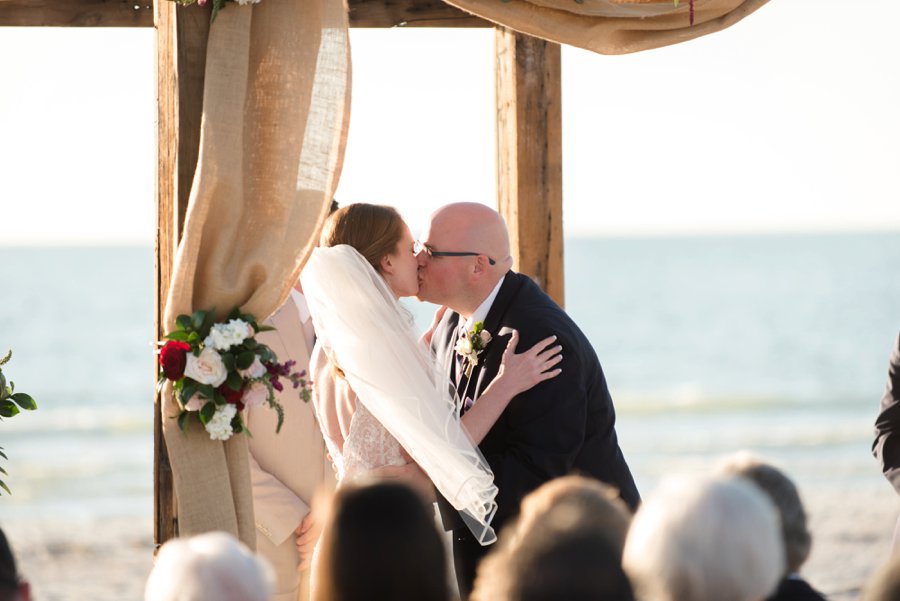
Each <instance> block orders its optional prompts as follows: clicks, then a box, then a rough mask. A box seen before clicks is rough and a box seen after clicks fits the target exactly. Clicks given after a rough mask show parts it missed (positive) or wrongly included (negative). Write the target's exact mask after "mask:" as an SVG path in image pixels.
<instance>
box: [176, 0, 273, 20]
mask: <svg viewBox="0 0 900 601" xmlns="http://www.w3.org/2000/svg"><path fill="white" fill-rule="evenodd" d="M173 1H174V2H177V3H178V4H181V5H182V6H190V5H191V4H196V5H197V6H206V5H207V3H208V2H209V0H173ZM228 2H237V3H238V4H240V5H241V6H247V5H248V4H259V2H260V0H212V3H211V4H212V16H211V17H210V18H209V22H210V23H212V22H213V21H215V20H216V16H218V14H219V11H220V10H222V9H223V8H225V5H226V4H227V3H228Z"/></svg>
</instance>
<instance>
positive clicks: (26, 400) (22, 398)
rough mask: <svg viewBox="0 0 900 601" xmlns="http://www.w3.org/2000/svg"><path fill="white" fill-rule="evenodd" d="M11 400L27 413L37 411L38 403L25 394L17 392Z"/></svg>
mask: <svg viewBox="0 0 900 601" xmlns="http://www.w3.org/2000/svg"><path fill="white" fill-rule="evenodd" d="M10 398H11V399H12V400H14V401H15V402H16V404H17V405H18V406H19V407H21V408H22V409H25V410H26V411H34V410H35V409H37V403H35V402H34V399H33V398H31V397H30V396H29V395H27V394H25V393H24V392H17V393H16V394H14V395H12V396H11V397H10Z"/></svg>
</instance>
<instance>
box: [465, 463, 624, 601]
mask: <svg viewBox="0 0 900 601" xmlns="http://www.w3.org/2000/svg"><path fill="white" fill-rule="evenodd" d="M629 520H630V514H629V512H628V510H627V509H626V507H625V505H624V504H623V503H622V501H621V500H620V499H619V498H618V495H617V494H616V491H615V490H614V489H612V488H610V487H609V486H606V485H605V484H603V483H601V482H598V481H596V480H592V479H589V478H583V477H580V476H567V477H564V478H558V479H556V480H552V481H550V482H548V483H546V484H544V485H543V486H541V487H540V488H538V489H537V490H535V491H533V492H532V493H530V494H529V495H528V496H527V497H525V499H523V501H522V507H521V511H520V514H519V517H518V519H517V520H516V522H515V523H514V524H513V525H511V526H509V527H507V528H506V529H505V530H504V531H503V532H502V534H501V537H500V542H499V543H498V546H497V548H496V549H495V550H494V551H492V552H491V554H490V555H488V556H487V557H486V558H485V559H484V561H482V563H481V565H479V567H478V576H477V578H476V581H475V588H474V591H473V593H472V597H471V598H472V600H473V601H494V600H499V601H544V600H547V601H549V600H551V599H567V600H570V601H580V600H582V599H584V600H588V599H605V600H607V601H619V600H621V601H631V600H632V599H633V595H632V591H631V585H630V584H629V582H628V579H627V577H626V576H625V573H624V572H623V571H622V567H621V559H622V546H623V544H624V541H625V534H626V532H627V530H628V523H629Z"/></svg>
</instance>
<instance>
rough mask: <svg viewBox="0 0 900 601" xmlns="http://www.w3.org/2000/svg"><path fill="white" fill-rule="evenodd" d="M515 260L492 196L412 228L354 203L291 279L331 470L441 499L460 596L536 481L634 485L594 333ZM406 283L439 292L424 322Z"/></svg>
mask: <svg viewBox="0 0 900 601" xmlns="http://www.w3.org/2000/svg"><path fill="white" fill-rule="evenodd" d="M511 267H512V257H511V255H510V248H509V235H508V232H507V229H506V225H505V223H504V221H503V219H502V217H501V216H500V215H499V214H498V213H497V212H496V211H494V210H492V209H490V208H489V207H486V206H484V205H481V204H477V203H456V204H451V205H447V206H444V207H442V208H440V209H438V210H437V211H436V212H434V214H433V215H432V216H431V218H430V221H429V223H428V225H427V227H426V230H425V232H424V233H423V235H422V237H421V238H420V241H417V240H415V239H414V238H413V235H412V233H411V231H410V229H409V227H408V226H407V224H406V223H405V222H404V221H403V219H402V217H401V216H400V215H399V213H397V211H396V210H394V209H393V208H391V207H387V206H380V205H369V204H362V203H360V204H352V205H347V206H345V207H343V208H341V209H339V210H337V211H336V212H335V213H333V214H332V215H331V217H330V218H329V220H328V222H327V223H326V225H325V228H324V230H323V232H322V236H321V238H320V245H319V247H318V248H316V249H315V250H314V251H313V253H312V255H311V257H310V259H309V261H308V263H307V265H306V267H305V268H304V270H303V273H302V274H301V278H300V280H301V284H302V290H303V295H304V296H305V301H306V303H308V310H309V313H310V314H311V317H312V322H313V325H314V327H315V335H316V342H315V347H314V349H313V351H312V357H311V361H310V374H311V377H312V380H313V382H314V391H313V406H314V409H315V416H316V421H317V422H318V425H319V427H320V428H321V432H322V434H323V436H324V440H325V444H326V447H327V450H328V453H329V455H330V457H331V460H332V462H333V465H334V469H335V471H336V473H337V477H338V480H339V481H341V482H343V481H349V480H352V479H357V478H369V477H386V478H397V479H401V480H404V481H406V482H408V483H409V484H410V485H411V486H413V487H414V488H416V489H418V490H420V491H422V493H423V494H424V495H425V496H426V498H430V499H432V500H435V501H436V502H437V504H438V506H439V509H440V512H441V518H442V521H443V524H444V527H445V529H446V530H450V531H452V541H453V557H454V565H455V569H456V575H457V580H458V583H459V590H460V594H461V596H462V598H464V599H465V598H466V597H467V596H468V594H469V592H470V591H471V588H472V583H473V581H474V578H475V571H476V566H477V564H478V562H479V560H480V559H481V557H482V556H484V555H485V553H486V552H487V549H488V547H486V546H485V545H488V544H489V543H491V542H493V541H494V540H495V539H496V535H495V532H497V531H499V528H500V527H502V526H503V524H504V523H505V522H507V521H508V520H509V519H510V518H511V517H513V516H514V515H515V514H516V513H517V511H518V507H519V503H520V501H521V499H522V498H523V497H524V496H525V495H526V494H527V493H529V492H530V491H532V490H534V489H535V488H537V487H538V486H540V485H541V484H543V483H544V482H547V481H549V480H552V479H554V478H556V477H559V476H563V475H566V474H570V473H578V474H581V475H585V476H591V477H594V478H597V479H599V480H601V481H603V482H606V483H608V484H610V485H612V486H614V487H616V488H617V489H618V490H619V494H620V496H621V497H622V499H623V500H624V501H625V502H626V504H628V505H629V506H630V507H631V508H635V507H636V505H637V504H638V502H639V500H640V497H639V495H638V491H637V488H636V486H635V483H634V480H633V478H632V475H631V472H630V470H629V468H628V466H627V464H626V462H625V459H624V457H623V455H622V452H621V450H620V448H619V444H618V440H617V437H616V432H615V428H614V426H615V411H614V409H613V403H612V399H611V397H610V393H609V390H608V388H607V384H606V379H605V377H604V375H603V370H602V368H601V366H600V362H599V360H598V359H597V356H596V354H595V352H594V350H593V348H592V346H591V344H590V342H589V341H588V340H587V338H586V337H585V336H584V334H583V333H582V332H581V330H580V329H579V328H578V326H577V325H576V324H575V323H574V322H573V321H572V319H571V318H570V317H569V316H568V315H567V314H566V313H565V311H563V310H562V309H561V308H560V307H559V306H558V305H557V304H556V303H555V302H553V300H551V299H550V298H549V297H548V296H547V295H546V294H545V293H544V292H543V291H542V290H541V289H540V287H539V286H538V285H536V284H535V283H534V282H533V281H532V280H531V279H530V278H529V277H527V276H524V275H522V274H519V273H516V272H514V271H512V270H511ZM411 296H414V297H417V298H418V299H420V300H422V301H427V302H431V303H434V304H436V305H439V306H441V309H439V310H438V312H437V314H436V315H435V319H434V322H433V323H432V325H431V327H430V328H429V330H428V331H427V332H426V333H425V334H424V335H421V336H420V335H419V333H418V332H416V331H415V330H414V324H413V320H412V317H411V316H410V315H409V313H408V311H406V309H404V308H403V307H402V305H400V304H399V302H398V299H399V298H401V297H411ZM255 431H256V430H255ZM284 434H285V433H284V432H283V433H282V435H281V436H284ZM251 452H252V449H251ZM258 513H259V511H257V514H258ZM298 533H300V530H298Z"/></svg>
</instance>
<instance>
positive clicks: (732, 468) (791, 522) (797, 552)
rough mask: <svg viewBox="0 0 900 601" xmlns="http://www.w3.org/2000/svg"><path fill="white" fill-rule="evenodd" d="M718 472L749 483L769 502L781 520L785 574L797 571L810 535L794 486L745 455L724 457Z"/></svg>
mask: <svg viewBox="0 0 900 601" xmlns="http://www.w3.org/2000/svg"><path fill="white" fill-rule="evenodd" d="M720 471H722V472H723V473H726V474H731V475H734V476H740V477H742V478H746V479H747V480H750V481H751V482H752V483H753V484H755V485H756V486H758V487H759V488H760V489H761V490H762V491H763V492H764V493H765V494H766V495H767V496H768V497H769V500H770V501H772V504H774V505H775V508H776V509H777V510H778V513H779V515H780V517H781V538H782V540H783V541H784V555H785V569H784V572H785V574H789V573H792V572H798V571H800V566H802V565H803V562H805V561H806V558H807V557H809V551H810V548H811V547H812V536H810V534H809V529H808V528H807V527H806V511H804V509H803V503H802V502H801V501H800V493H799V492H798V491H797V487H796V486H795V485H794V483H793V482H792V481H791V479H790V478H788V477H787V476H786V475H785V474H784V473H783V472H782V471H781V470H779V469H778V468H776V467H775V466H773V465H771V464H768V463H765V462H764V461H762V460H761V459H759V458H756V457H753V456H752V455H750V454H748V453H737V454H735V455H732V456H731V457H727V458H726V459H725V460H724V461H723V462H722V464H721V466H720Z"/></svg>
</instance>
